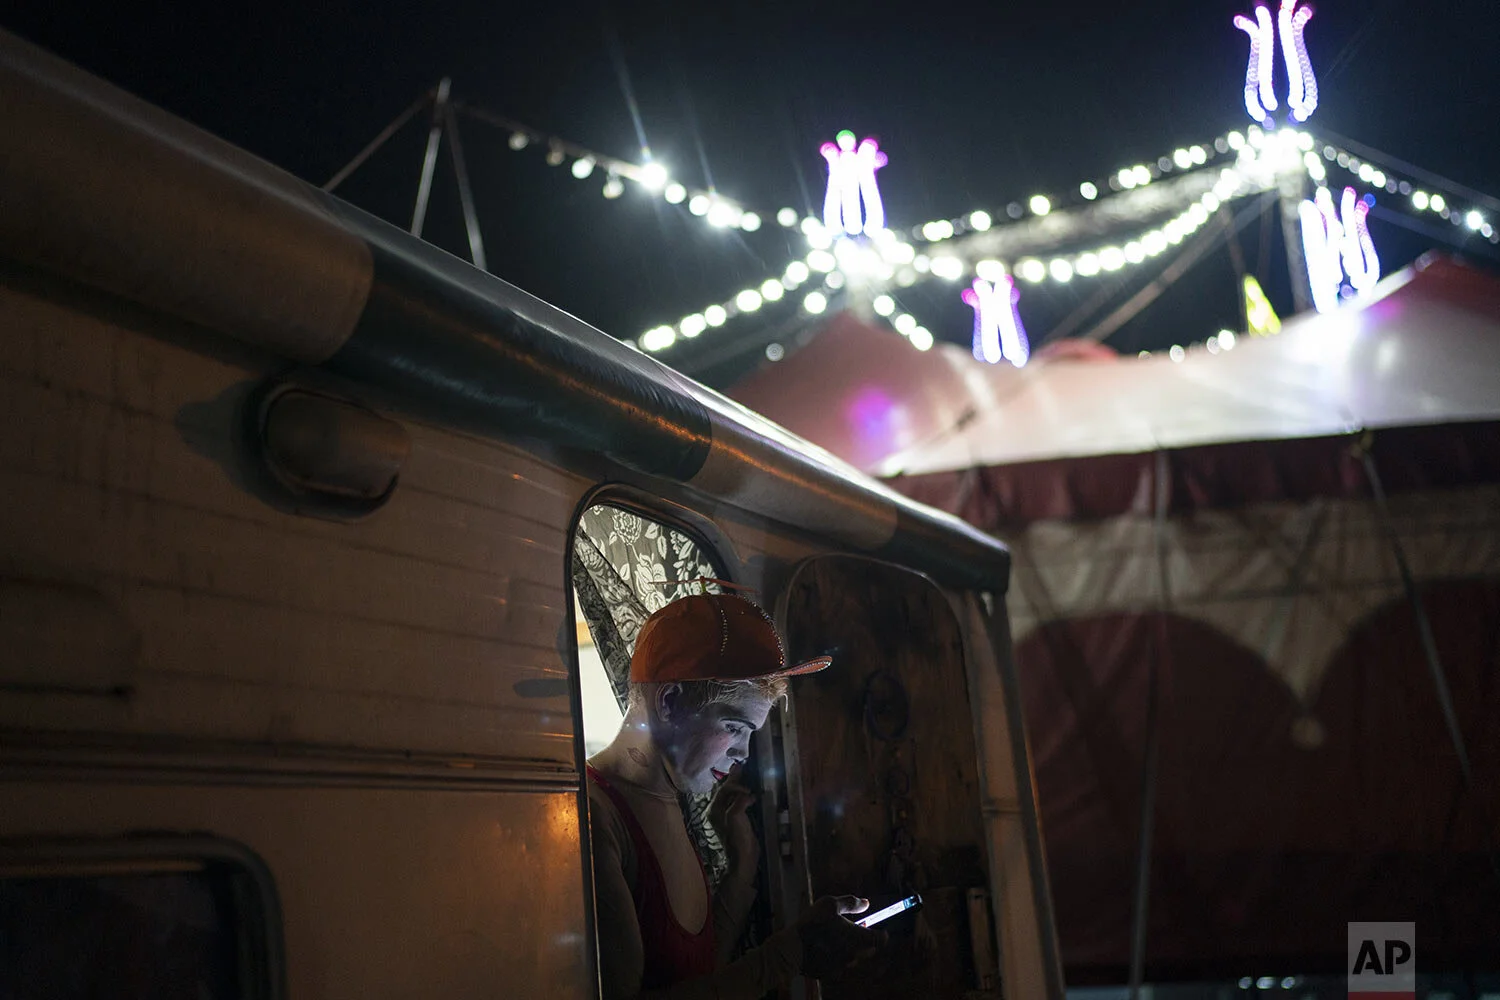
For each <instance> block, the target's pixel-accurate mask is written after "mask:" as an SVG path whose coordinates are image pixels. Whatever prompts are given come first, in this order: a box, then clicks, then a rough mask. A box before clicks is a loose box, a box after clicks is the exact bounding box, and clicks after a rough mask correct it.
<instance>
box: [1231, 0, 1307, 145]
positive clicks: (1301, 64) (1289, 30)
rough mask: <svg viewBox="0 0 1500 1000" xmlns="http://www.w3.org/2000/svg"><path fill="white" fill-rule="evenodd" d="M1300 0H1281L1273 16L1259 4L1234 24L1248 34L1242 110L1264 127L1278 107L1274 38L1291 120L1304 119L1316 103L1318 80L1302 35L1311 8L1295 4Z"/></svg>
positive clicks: (1269, 125) (1237, 17)
mask: <svg viewBox="0 0 1500 1000" xmlns="http://www.w3.org/2000/svg"><path fill="white" fill-rule="evenodd" d="M1299 2H1300V0H1281V8H1280V9H1279V10H1278V11H1277V12H1276V18H1275V20H1274V21H1273V20H1272V18H1271V11H1270V8H1268V7H1266V5H1265V4H1260V5H1258V6H1257V7H1256V8H1255V18H1254V20H1252V19H1250V18H1248V17H1246V16H1245V15H1243V14H1236V15H1235V17H1234V26H1235V27H1236V28H1239V29H1240V30H1241V31H1243V32H1244V33H1245V34H1246V35H1248V36H1249V37H1250V58H1249V60H1248V61H1247V62H1246V64H1245V110H1246V111H1248V112H1249V113H1250V117H1251V118H1253V119H1254V120H1255V121H1257V122H1259V123H1260V124H1262V125H1264V126H1265V127H1266V128H1272V127H1274V125H1275V122H1274V121H1273V120H1272V117H1271V112H1273V111H1275V110H1276V109H1277V107H1278V104H1277V102H1276V91H1275V89H1274V88H1273V87H1272V82H1273V81H1272V75H1273V72H1274V67H1275V62H1276V38H1277V36H1278V35H1280V37H1281V57H1282V61H1283V62H1284V63H1285V65H1286V78H1287V96H1286V104H1287V111H1288V114H1289V116H1290V118H1291V120H1292V121H1294V122H1305V121H1307V119H1308V118H1310V117H1312V113H1313V111H1314V110H1316V108H1317V107H1318V80H1317V78H1316V77H1315V76H1313V71H1312V60H1310V59H1309V58H1308V56H1307V43H1306V41H1305V40H1304V39H1303V37H1302V33H1303V31H1304V30H1305V29H1306V28H1307V22H1308V21H1310V20H1312V15H1313V12H1312V8H1311V7H1308V6H1305V5H1304V6H1301V7H1299V6H1298V3H1299Z"/></svg>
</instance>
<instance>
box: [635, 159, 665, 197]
mask: <svg viewBox="0 0 1500 1000" xmlns="http://www.w3.org/2000/svg"><path fill="white" fill-rule="evenodd" d="M635 179H636V183H637V184H639V185H640V186H641V187H643V188H645V189H646V190H647V191H660V190H661V189H662V188H663V187H665V186H666V183H667V179H668V178H667V168H666V167H664V166H662V165H661V164H660V163H656V162H653V161H649V160H648V161H647V162H646V163H643V164H642V165H641V169H640V171H639V172H638V173H637V174H636V178H635Z"/></svg>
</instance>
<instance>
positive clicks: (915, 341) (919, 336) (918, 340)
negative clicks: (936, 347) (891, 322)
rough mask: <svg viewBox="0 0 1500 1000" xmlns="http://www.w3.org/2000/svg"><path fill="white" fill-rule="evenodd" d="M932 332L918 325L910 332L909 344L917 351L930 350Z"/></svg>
mask: <svg viewBox="0 0 1500 1000" xmlns="http://www.w3.org/2000/svg"><path fill="white" fill-rule="evenodd" d="M932 343H933V341H932V334H931V333H930V332H929V331H928V329H927V327H925V326H919V327H917V328H916V329H915V330H913V331H912V332H911V346H913V347H915V348H916V349H917V350H919V351H930V350H932Z"/></svg>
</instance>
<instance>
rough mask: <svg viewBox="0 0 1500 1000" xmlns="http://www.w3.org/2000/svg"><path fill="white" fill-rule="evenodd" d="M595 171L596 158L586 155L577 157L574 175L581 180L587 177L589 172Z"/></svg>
mask: <svg viewBox="0 0 1500 1000" xmlns="http://www.w3.org/2000/svg"><path fill="white" fill-rule="evenodd" d="M593 172H594V160H593V157H589V156H585V157H582V158H581V159H577V160H574V161H573V176H574V177H577V178H578V179H579V180H583V179H584V178H585V177H587V176H588V175H589V174H591V173H593Z"/></svg>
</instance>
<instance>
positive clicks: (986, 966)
mask: <svg viewBox="0 0 1500 1000" xmlns="http://www.w3.org/2000/svg"><path fill="white" fill-rule="evenodd" d="M783 613H784V626H785V628H786V632H787V641H788V644H789V646H790V649H789V650H788V652H789V654H790V655H791V656H792V658H793V659H794V661H795V660H796V659H801V658H805V657H809V656H814V655H819V654H823V653H828V654H830V655H832V656H833V658H834V665H833V667H832V668H831V669H829V670H826V671H823V672H822V673H819V674H815V675H811V676H807V677H802V678H797V679H796V681H795V683H794V685H793V696H792V705H791V708H790V710H789V711H788V712H787V713H786V726H787V731H786V735H785V737H784V739H785V741H786V746H785V752H786V754H787V758H788V764H789V767H788V785H787V793H788V800H789V804H790V806H791V808H790V809H789V820H790V824H789V825H790V826H791V828H792V829H793V830H801V831H804V832H805V837H804V838H803V839H802V842H800V843H798V842H796V841H797V838H796V837H795V836H794V837H793V838H792V839H793V841H794V843H793V847H794V855H800V858H797V859H796V860H798V861H800V864H796V865H795V866H794V867H795V869H796V870H797V873H798V876H799V877H803V876H805V879H806V882H807V886H806V890H805V891H806V892H807V893H808V898H817V897H818V896H822V895H828V894H832V895H838V894H844V893H857V894H859V895H861V896H865V897H868V898H869V899H870V900H871V905H872V908H878V907H880V906H882V905H884V904H886V903H889V902H894V901H896V900H898V899H901V898H903V897H905V896H908V895H910V894H912V893H920V894H921V895H922V898H923V901H924V906H923V909H921V910H920V911H919V912H918V913H917V914H916V915H915V916H912V915H909V914H903V915H901V916H898V917H896V918H894V919H892V920H890V921H889V922H888V923H886V924H884V925H882V926H883V927H884V929H886V930H887V931H889V933H890V938H891V941H890V946H889V948H887V949H886V950H885V952H884V953H882V954H881V955H880V956H879V957H878V958H876V959H875V960H873V961H872V962H871V963H870V964H869V965H868V967H866V968H863V969H860V970H858V971H856V972H851V973H850V974H849V975H848V976H846V977H844V978H842V979H840V980H838V981H825V982H824V983H823V984H822V995H823V996H824V997H825V998H830V1000H831V998H835V997H850V998H859V1000H874V998H880V997H911V996H923V997H935V998H942V997H961V996H966V995H973V993H974V991H980V992H981V994H982V995H998V985H999V984H998V976H997V973H998V964H999V963H998V961H997V958H996V934H995V931H994V928H993V922H992V916H991V914H992V912H994V909H993V907H992V901H991V900H990V898H989V892H990V886H991V885H992V882H991V880H990V878H989V866H990V851H989V845H988V843H987V839H986V825H985V820H984V817H983V815H982V809H981V802H982V789H983V787H984V786H983V783H982V781H981V769H980V766H979V761H978V758H977V753H976V740H975V722H974V720H975V714H974V712H973V711H972V709H971V706H970V700H969V690H968V679H967V676H966V667H965V659H964V636H963V630H962V628H961V627H960V624H959V621H958V619H957V617H956V616H955V615H954V612H953V609H952V607H951V606H950V603H949V601H948V599H947V598H946V597H945V595H944V594H943V593H942V591H940V590H939V589H938V588H937V586H935V585H934V584H933V583H932V582H931V581H930V580H928V579H927V578H926V577H923V576H920V575H918V574H916V573H913V572H910V571H908V570H905V569H901V568H899V567H896V566H892V565H888V564H885V563H881V562H877V561H874V560H870V559H865V558H861V557H855V556H823V557H818V558H815V559H812V560H809V561H808V562H806V563H804V564H803V565H802V566H801V567H799V568H798V570H797V571H796V573H795V574H794V576H793V578H792V581H791V584H790V586H789V588H788V591H787V593H786V597H785V603H784V607H783ZM799 811H800V813H801V815H800V817H799V816H798V815H796V814H797V812H799ZM992 991H993V992H992ZM809 992H810V994H811V995H816V994H815V992H814V991H813V990H812V989H811V988H810V989H809Z"/></svg>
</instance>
